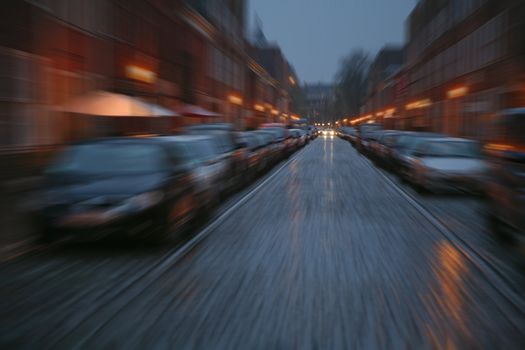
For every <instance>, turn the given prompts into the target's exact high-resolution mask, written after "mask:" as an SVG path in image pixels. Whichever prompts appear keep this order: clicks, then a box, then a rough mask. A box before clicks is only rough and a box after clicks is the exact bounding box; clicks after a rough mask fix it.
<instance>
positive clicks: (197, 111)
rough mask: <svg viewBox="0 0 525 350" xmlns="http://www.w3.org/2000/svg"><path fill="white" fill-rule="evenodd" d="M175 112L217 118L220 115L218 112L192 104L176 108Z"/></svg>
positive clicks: (188, 115) (190, 115) (189, 115)
mask: <svg viewBox="0 0 525 350" xmlns="http://www.w3.org/2000/svg"><path fill="white" fill-rule="evenodd" d="M177 112H178V113H179V114H181V115H184V116H187V117H201V118H205V117H210V118H217V117H220V116H221V115H220V114H219V113H215V112H212V111H209V110H207V109H205V108H202V107H199V106H194V105H186V106H182V107H180V108H177Z"/></svg>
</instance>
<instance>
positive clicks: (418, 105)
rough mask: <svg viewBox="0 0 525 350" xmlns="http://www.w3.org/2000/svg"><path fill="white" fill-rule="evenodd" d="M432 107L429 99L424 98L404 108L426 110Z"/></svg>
mask: <svg viewBox="0 0 525 350" xmlns="http://www.w3.org/2000/svg"><path fill="white" fill-rule="evenodd" d="M431 105H432V100H431V99H429V98H425V99H423V100H419V101H415V102H412V103H409V104H407V105H406V106H405V107H406V109H407V110H412V109H419V108H426V107H429V106H431Z"/></svg>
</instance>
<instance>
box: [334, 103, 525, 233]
mask: <svg viewBox="0 0 525 350" xmlns="http://www.w3.org/2000/svg"><path fill="white" fill-rule="evenodd" d="M338 134H339V136H340V137H341V138H343V139H345V140H348V141H349V142H351V143H352V144H353V145H354V146H355V147H356V149H358V150H359V151H360V152H362V153H363V154H365V155H366V156H368V157H369V158H371V159H372V160H373V161H374V162H376V163H377V164H378V165H379V166H382V167H384V168H385V169H387V170H389V171H391V172H393V173H395V174H397V176H399V177H400V178H401V180H402V181H405V182H407V183H409V184H411V185H412V186H414V188H415V189H416V190H417V191H418V192H420V193H425V194H428V193H433V192H450V191H454V192H458V191H461V192H471V193H472V192H474V193H477V194H480V195H482V196H483V197H484V199H485V201H486V210H485V216H486V219H487V222H488V223H489V225H490V227H491V229H492V231H493V232H494V233H496V234H498V236H500V237H505V238H510V237H513V238H519V239H520V240H523V239H524V238H525V108H516V109H510V110H505V111H503V112H501V113H500V114H499V115H498V116H497V117H496V118H495V121H494V124H493V125H492V126H491V128H490V130H488V134H490V135H489V136H487V138H486V140H485V141H484V142H480V141H478V140H473V139H466V138H456V137H449V136H447V135H443V134H439V133H430V132H418V131H401V130H383V128H382V126H381V125H380V124H364V125H362V126H360V127H359V128H350V127H347V128H341V129H340V130H339V131H338Z"/></svg>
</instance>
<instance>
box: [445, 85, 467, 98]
mask: <svg viewBox="0 0 525 350" xmlns="http://www.w3.org/2000/svg"><path fill="white" fill-rule="evenodd" d="M467 93H468V87H466V86H460V87H458V88H455V89H452V90H448V91H447V97H448V98H450V99H453V98H459V97H463V96H465V95H466V94H467Z"/></svg>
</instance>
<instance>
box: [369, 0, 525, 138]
mask: <svg viewBox="0 0 525 350" xmlns="http://www.w3.org/2000/svg"><path fill="white" fill-rule="evenodd" d="M524 14H525V3H524V2H523V1H520V0H499V1H496V0H470V1H464V0H446V1H445V0H443V1H429V0H422V1H420V2H419V3H418V5H417V6H416V8H415V9H414V11H413V12H412V13H411V15H410V17H409V19H408V21H407V23H408V28H407V32H408V42H407V56H406V62H405V65H404V67H403V70H402V73H401V74H399V75H398V76H397V77H396V78H395V82H394V85H395V86H397V87H396V89H395V90H394V91H396V92H395V93H394V94H393V95H390V96H391V98H392V101H391V102H390V104H393V105H395V106H396V107H397V113H396V114H397V115H396V117H397V118H395V119H396V120H395V121H394V122H393V124H394V125H395V126H396V127H400V128H405V129H423V130H433V131H438V132H444V133H447V134H451V135H457V136H467V137H474V138H484V137H486V136H487V135H486V134H487V132H490V125H491V121H492V119H493V118H494V115H495V114H496V113H497V112H498V111H499V110H501V109H504V108H508V107H513V106H523V105H525V104H524V103H525V101H524V98H525V95H524V90H523V84H524V81H525V65H524V63H525V60H524V53H525V50H524V46H525V38H524V35H525V34H524V33H525V17H524ZM400 92H402V93H400ZM454 92H456V93H455V94H454V95H451V94H452V93H454ZM459 92H461V93H459ZM421 101H427V102H430V103H423V104H422V105H423V106H424V107H421V108H407V105H409V104H413V103H414V102H415V103H417V102H421ZM381 102H384V101H381ZM386 107H387V106H386V104H385V103H382V104H381V103H380V105H374V106H372V108H371V109H373V110H375V111H377V110H380V109H384V108H386Z"/></svg>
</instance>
